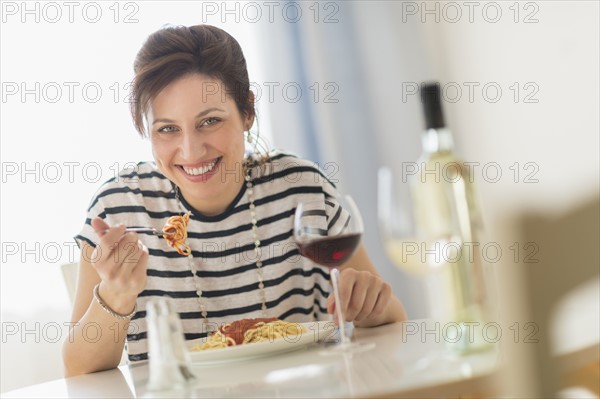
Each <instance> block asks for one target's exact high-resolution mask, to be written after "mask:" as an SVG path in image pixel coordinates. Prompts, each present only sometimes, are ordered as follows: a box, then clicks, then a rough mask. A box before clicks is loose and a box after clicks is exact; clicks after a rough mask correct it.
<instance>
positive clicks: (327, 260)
mask: <svg viewBox="0 0 600 399" xmlns="http://www.w3.org/2000/svg"><path fill="white" fill-rule="evenodd" d="M359 242H360V233H352V234H344V235H340V236H332V237H329V236H324V237H323V238H315V239H312V240H311V241H309V242H306V243H299V244H298V247H299V249H300V254H301V255H302V256H306V257H307V258H309V259H310V260H312V261H313V262H315V263H317V264H319V265H322V266H328V267H338V266H340V265H342V264H344V262H346V261H347V260H348V258H350V256H351V255H352V254H353V253H354V250H355V249H356V247H357V246H358V243H359Z"/></svg>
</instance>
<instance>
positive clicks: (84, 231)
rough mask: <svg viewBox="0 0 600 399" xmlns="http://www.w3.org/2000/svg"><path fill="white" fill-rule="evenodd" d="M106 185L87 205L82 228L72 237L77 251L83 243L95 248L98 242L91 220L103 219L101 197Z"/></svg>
mask: <svg viewBox="0 0 600 399" xmlns="http://www.w3.org/2000/svg"><path fill="white" fill-rule="evenodd" d="M107 184H108V183H105V184H104V185H103V186H102V187H101V188H100V189H99V190H98V191H97V192H96V194H94V196H93V198H92V200H91V201H90V204H89V205H88V208H87V215H86V218H85V221H84V223H83V226H82V227H81V230H80V231H79V233H78V234H77V235H76V236H75V237H74V238H75V242H76V243H77V245H78V246H79V249H81V248H82V246H83V244H84V243H86V244H88V245H91V246H92V247H96V243H97V242H98V241H99V237H98V234H96V231H95V230H94V229H93V228H92V219H94V218H97V217H99V218H101V219H104V218H105V213H104V205H103V203H102V196H103V194H104V193H105V191H106V186H107Z"/></svg>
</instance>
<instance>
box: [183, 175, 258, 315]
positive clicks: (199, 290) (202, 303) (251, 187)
mask: <svg viewBox="0 0 600 399" xmlns="http://www.w3.org/2000/svg"><path fill="white" fill-rule="evenodd" d="M245 169H246V173H245V174H244V180H245V182H246V194H247V195H248V202H249V207H250V218H251V223H252V238H253V242H254V254H255V256H256V272H257V274H258V288H259V297H260V301H261V312H262V317H267V299H266V296H265V284H264V278H263V270H262V261H261V257H260V255H261V252H260V238H259V237H258V227H257V222H258V221H257V219H256V207H255V205H254V184H253V182H252V179H251V178H250V168H248V167H246V168H245ZM175 199H176V200H177V202H178V203H179V206H180V207H181V208H182V209H184V211H185V212H187V210H185V208H184V206H183V205H182V203H181V200H180V198H179V187H177V186H175ZM186 244H187V245H188V246H189V240H188V241H187V242H186ZM187 259H188V267H189V269H190V272H191V273H192V276H193V280H194V285H195V287H196V294H197V295H198V304H199V305H200V314H201V315H202V318H203V319H204V322H205V323H208V311H207V310H206V302H205V301H206V300H205V298H204V297H203V296H202V287H201V285H200V278H199V277H198V275H197V274H196V273H197V271H198V270H199V267H198V266H197V265H194V255H193V252H190V254H189V255H188V256H187Z"/></svg>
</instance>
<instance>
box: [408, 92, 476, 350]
mask: <svg viewBox="0 0 600 399" xmlns="http://www.w3.org/2000/svg"><path fill="white" fill-rule="evenodd" d="M440 94H441V93H440V86H439V84H438V83H425V84H423V85H422V86H421V101H422V105H423V111H424V115H425V125H426V126H425V127H426V128H425V131H424V132H423V135H422V145H423V152H422V154H421V156H420V157H419V159H418V162H417V167H418V173H416V174H415V175H412V176H411V181H410V187H411V193H412V196H413V206H414V218H415V225H416V234H417V239H418V241H419V247H420V254H421V260H422V261H424V262H425V263H426V265H427V269H428V274H429V278H428V279H427V282H428V288H429V293H430V294H429V299H430V307H431V312H430V314H431V316H432V317H433V318H434V319H437V320H440V321H442V322H446V323H450V322H452V323H457V324H458V325H460V328H461V329H460V330H458V331H456V330H457V329H454V330H453V331H455V334H456V335H459V334H460V336H454V338H449V337H445V338H448V339H447V341H448V342H451V343H453V344H455V345H453V347H454V348H457V349H458V350H459V351H460V352H467V351H472V350H478V349H481V348H483V347H485V346H486V345H485V341H484V340H482V338H484V337H481V331H482V330H481V329H482V328H483V326H482V324H483V322H484V318H485V316H484V306H485V288H484V281H483V272H482V262H481V257H480V254H481V252H480V251H481V247H480V246H479V243H478V242H477V240H478V238H479V231H480V230H481V227H482V223H481V214H480V212H479V206H478V204H477V203H476V195H475V187H474V176H473V174H472V173H470V170H469V169H468V168H466V165H465V164H464V163H463V162H462V161H461V160H460V159H459V158H457V157H456V155H455V154H454V148H453V139H452V133H451V131H450V129H449V128H448V127H447V126H446V123H445V121H444V114H443V110H442V103H441V95H440ZM474 326H475V327H477V326H478V327H479V330H474ZM455 341H456V342H455Z"/></svg>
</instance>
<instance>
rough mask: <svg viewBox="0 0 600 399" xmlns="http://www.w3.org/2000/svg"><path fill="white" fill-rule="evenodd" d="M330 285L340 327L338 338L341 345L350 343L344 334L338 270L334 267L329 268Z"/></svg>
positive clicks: (344, 327)
mask: <svg viewBox="0 0 600 399" xmlns="http://www.w3.org/2000/svg"><path fill="white" fill-rule="evenodd" d="M330 276H331V285H332V287H333V297H334V299H335V314H336V315H337V319H338V328H339V329H340V339H341V341H342V342H341V343H342V345H347V344H349V343H350V339H349V338H348V336H347V335H346V326H345V320H344V314H343V313H342V301H341V300H340V271H339V270H338V269H336V268H333V269H331V272H330Z"/></svg>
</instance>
